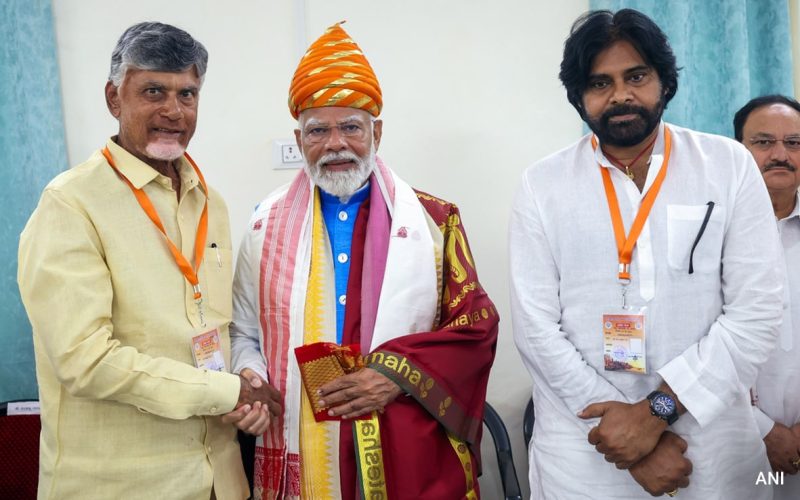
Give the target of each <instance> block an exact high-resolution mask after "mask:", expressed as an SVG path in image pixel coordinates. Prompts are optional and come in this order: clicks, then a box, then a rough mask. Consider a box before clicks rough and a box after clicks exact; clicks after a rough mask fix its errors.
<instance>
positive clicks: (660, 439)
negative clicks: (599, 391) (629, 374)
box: [578, 384, 692, 496]
mask: <svg viewBox="0 0 800 500" xmlns="http://www.w3.org/2000/svg"><path fill="white" fill-rule="evenodd" d="M654 394H655V395H656V396H655V398H659V397H661V396H663V397H665V398H666V401H667V403H668V404H667V406H669V402H670V401H671V403H672V409H671V410H670V412H669V413H671V415H669V416H668V417H667V416H665V415H667V414H665V415H662V414H661V413H659V412H658V409H657V408H656V407H654V404H658V403H659V401H658V399H653V398H651V397H650V396H648V399H644V400H642V401H640V402H638V403H635V404H628V403H621V402H618V401H605V402H602V403H593V404H590V405H589V406H587V407H586V408H585V409H584V410H583V411H582V412H580V413H579V414H578V416H579V417H580V418H583V419H588V418H597V417H600V422H599V423H598V424H597V426H595V427H593V428H592V429H591V430H590V431H589V443H590V444H592V445H594V447H595V449H597V451H598V452H599V453H601V454H602V455H604V456H605V459H606V461H608V462H611V463H613V464H615V465H616V466H617V468H618V469H627V471H628V472H629V473H630V474H631V476H633V479H635V480H636V482H637V483H639V484H640V485H641V486H642V487H643V488H644V489H645V491H647V492H648V493H650V494H651V495H653V496H660V495H662V494H664V493H666V494H667V495H669V496H675V494H676V493H677V491H678V488H686V487H687V486H689V475H690V474H691V473H692V463H691V462H690V461H689V459H687V458H686V457H685V456H684V453H685V452H686V449H687V444H686V441H685V440H683V438H681V437H680V436H678V435H677V434H675V433H673V432H670V431H668V430H666V429H667V427H668V426H669V425H670V423H671V422H674V421H675V420H676V419H677V417H678V415H679V414H683V413H685V412H686V409H685V408H684V407H683V406H682V405H681V404H680V402H679V401H678V398H677V397H676V396H675V395H674V393H672V391H671V390H670V388H669V386H667V385H666V384H662V385H661V387H659V390H658V391H654V392H653V393H652V394H651V396H652V395H654Z"/></svg>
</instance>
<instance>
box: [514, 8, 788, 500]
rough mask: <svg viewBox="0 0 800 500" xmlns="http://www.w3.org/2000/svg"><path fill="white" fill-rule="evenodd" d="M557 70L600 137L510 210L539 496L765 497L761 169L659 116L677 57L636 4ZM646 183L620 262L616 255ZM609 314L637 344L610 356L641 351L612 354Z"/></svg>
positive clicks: (535, 171) (609, 20) (543, 172)
mask: <svg viewBox="0 0 800 500" xmlns="http://www.w3.org/2000/svg"><path fill="white" fill-rule="evenodd" d="M559 76H560V78H561V81H562V83H563V84H564V86H565V87H566V89H567V96H568V99H569V101H570V103H571V104H572V105H573V106H574V107H575V108H576V109H577V110H578V112H579V114H580V115H581V118H583V120H584V121H585V122H586V123H587V124H588V125H589V127H590V128H591V129H592V131H593V132H594V133H593V134H589V135H587V136H585V137H583V138H581V139H580V140H579V141H578V142H577V143H576V144H574V145H572V146H570V147H568V148H566V149H564V150H562V151H560V152H557V153H555V154H553V155H551V156H549V157H547V158H545V159H544V160H541V161H539V162H538V163H536V164H534V165H533V166H531V167H530V168H528V169H527V170H526V171H525V173H524V175H523V178H522V185H521V187H520V189H519V191H518V193H517V196H516V199H515V201H514V206H513V210H512V214H511V220H510V257H511V295H512V302H511V306H512V317H513V327H514V336H515V341H516V344H517V347H518V349H519V350H520V353H521V355H522V358H523V361H524V363H525V364H526V366H527V368H528V369H529V371H530V372H531V375H532V376H533V382H534V388H533V398H534V401H535V403H536V426H535V428H534V435H533V439H532V441H531V445H530V450H529V452H530V464H531V466H530V484H531V488H532V498H548V499H552V498H570V499H571V498H588V497H591V498H648V497H649V495H648V493H649V494H652V495H661V494H663V493H667V494H668V495H670V496H675V495H680V498H697V499H708V498H747V499H769V498H771V490H770V489H769V488H765V487H760V486H759V485H757V484H756V479H757V476H758V474H759V472H761V471H764V470H768V468H769V464H768V461H767V458H766V454H765V449H764V445H763V442H762V441H761V439H760V436H759V432H758V428H757V426H756V422H755V419H754V417H753V413H752V410H751V409H750V401H749V396H748V394H747V389H746V388H747V387H750V386H751V385H752V384H753V382H754V381H755V378H756V374H757V370H758V368H759V366H760V365H761V364H762V363H764V362H765V361H766V359H767V358H768V356H769V354H770V352H771V351H772V349H773V348H774V345H775V340H776V335H777V329H778V326H779V323H780V318H781V307H782V306H781V297H782V287H781V280H780V278H779V274H778V271H777V267H778V262H779V258H780V257H779V252H778V247H777V231H776V230H775V225H774V223H773V222H772V220H773V215H772V213H771V210H770V204H769V198H768V195H767V192H766V189H765V188H764V186H763V183H762V182H759V181H758V171H757V169H756V167H755V164H754V162H753V161H752V158H751V157H750V155H749V154H748V153H747V151H746V150H745V149H744V148H742V147H741V146H740V145H739V144H736V143H735V142H734V141H731V140H728V139H724V138H721V137H717V136H712V135H708V134H702V133H698V132H694V131H691V130H688V129H684V128H681V127H677V126H674V125H668V124H665V123H663V122H662V121H661V115H662V113H663V110H664V108H665V107H666V104H667V103H668V102H669V100H670V99H671V98H672V97H673V96H674V95H675V92H676V90H677V76H678V75H677V66H676V61H675V56H674V55H673V53H672V50H671V48H670V47H669V43H668V41H667V38H666V36H665V35H664V33H663V32H662V31H661V30H660V29H659V28H658V26H657V25H656V24H655V23H653V21H652V20H650V19H649V18H647V17H646V16H644V15H643V14H641V13H639V12H637V11H634V10H630V9H625V10H621V11H619V12H617V13H616V14H614V13H611V12H609V11H598V12H591V13H589V14H587V15H585V16H583V17H581V18H580V19H578V21H576V23H575V24H574V25H573V28H572V31H571V34H570V37H569V38H568V40H567V42H566V44H565V47H564V59H563V60H562V63H561V72H560V75H559ZM593 140H596V141H597V143H596V144H597V145H596V147H595V146H594V145H593ZM667 167H668V172H667V173H666V174H665V177H664V178H663V184H662V185H661V187H660V189H658V178H659V177H660V175H659V174H660V173H662V172H665V170H664V169H666V168H667ZM604 171H605V172H604ZM603 172H604V173H603ZM601 173H602V175H601ZM604 176H605V177H607V179H606V182H607V183H608V184H609V185H610V187H609V186H608V185H604V180H603V177H604ZM654 187H655V191H654V192H656V193H658V194H657V196H656V198H655V201H654V204H653V205H652V209H651V210H650V211H649V216H648V217H647V219H646V220H645V223H644V225H643V226H642V230H641V234H640V235H639V236H638V238H636V239H635V242H636V244H635V247H634V249H633V253H632V260H631V261H630V262H629V264H630V265H629V267H626V266H625V265H624V264H625V262H624V261H623V260H621V259H620V251H619V248H620V247H623V245H622V242H624V241H625V239H626V238H627V237H628V236H629V234H630V229H631V227H632V225H633V222H634V218H635V217H636V215H637V213H638V212H643V213H646V212H647V211H646V210H645V206H646V205H647V203H645V200H646V199H647V198H649V197H648V196H647V193H649V192H650V190H652V189H654ZM614 196H616V198H617V199H618V201H614V200H613V199H614ZM612 201H614V202H613V206H618V207H619V209H618V210H619V213H620V216H619V217H616V218H617V219H620V218H621V222H622V224H621V225H622V229H619V227H618V228H617V231H615V229H614V226H613V225H612V219H614V218H615V217H614V216H612V215H610V214H611V213H612V212H611V210H612V209H611V207H612ZM618 226H619V224H618ZM620 232H624V234H622V235H620V234H619V233H620ZM615 233H616V234H615ZM620 240H622V241H620ZM621 264H622V265H621ZM623 272H629V275H630V278H629V280H630V281H629V285H628V286H622V285H623V284H624V283H625V280H624V278H625V276H626V275H624V274H622V273H623ZM623 306H625V307H627V308H628V309H623ZM643 308H645V309H643ZM619 311H623V312H622V313H620V312H619ZM614 313H617V314H626V315H629V317H630V318H636V321H637V323H636V325H637V332H638V335H639V336H640V337H641V344H642V346H644V347H645V349H644V351H642V349H641V348H638V351H640V354H637V356H636V357H634V358H628V359H627V361H626V362H621V363H619V364H618V365H615V364H614V361H615V357H616V356H617V355H620V356H622V357H623V358H624V357H625V356H626V355H627V353H629V352H630V351H632V350H635V348H634V345H633V344H634V343H633V342H632V341H629V345H628V347H629V348H630V351H629V350H626V349H621V350H620V351H619V352H617V351H611V352H609V351H608V350H607V348H606V344H609V341H610V340H611V339H613V338H614V331H613V330H612V331H611V333H610V334H608V333H604V330H607V324H606V322H605V319H604V315H606V314H609V315H610V314H614ZM640 319H641V325H644V334H642V332H641V328H640V324H639V323H638V321H639V320H640ZM609 325H610V323H609ZM615 328H616V327H615ZM619 328H622V327H619ZM617 338H619V336H618V337H617ZM643 361H644V362H643ZM629 363H634V364H636V363H639V364H643V365H644V367H645V369H646V373H633V372H632V370H630V366H631V365H630V364H629ZM620 367H627V368H624V369H620ZM587 437H588V441H587ZM608 462H611V463H608ZM615 466H616V467H615ZM617 469H620V470H617ZM690 475H691V484H690V482H689V476H690ZM637 483H638V484H637ZM642 488H644V489H642ZM679 488H680V489H679ZM587 492H591V493H589V494H587ZM587 495H588V496H587Z"/></svg>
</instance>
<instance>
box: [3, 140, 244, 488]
mask: <svg viewBox="0 0 800 500" xmlns="http://www.w3.org/2000/svg"><path fill="white" fill-rule="evenodd" d="M108 147H109V149H110V151H111V154H112V156H113V158H114V160H115V162H116V164H117V166H118V168H119V169H120V171H122V172H123V173H124V174H125V175H126V176H127V177H128V179H130V181H131V182H132V183H133V185H134V186H136V187H142V188H143V189H144V191H145V192H146V193H147V195H148V196H149V197H150V199H151V200H152V202H153V205H154V206H155V208H156V211H157V212H158V214H159V216H160V217H161V220H162V222H163V224H164V227H165V229H166V231H167V234H168V235H169V237H170V238H171V239H172V241H173V242H174V243H175V244H176V246H177V247H178V248H179V249H181V251H182V252H183V254H184V255H185V256H187V258H189V259H190V260H192V258H193V255H194V253H193V247H194V242H195V233H196V231H197V223H198V220H199V218H200V213H201V211H202V208H203V202H204V200H205V198H206V196H205V193H204V191H203V189H202V187H201V186H200V185H199V182H198V178H197V175H196V173H195V172H194V170H193V169H192V168H191V166H190V165H189V164H188V162H186V160H185V159H182V160H181V163H180V176H181V193H180V201H178V198H177V197H176V195H175V191H174V190H173V189H172V184H171V180H170V179H169V178H168V177H166V176H163V175H161V174H159V173H158V172H156V171H155V170H154V169H152V168H151V167H149V166H148V165H146V164H145V163H143V162H141V161H139V160H138V159H137V158H135V157H134V156H133V155H131V154H130V153H128V152H127V151H125V150H124V149H122V148H121V147H119V146H118V145H117V144H116V143H114V142H113V141H112V140H109V141H108ZM208 213H209V224H208V238H207V241H206V250H205V258H204V260H203V262H202V265H201V266H200V269H199V272H198V276H199V279H200V286H201V288H202V290H203V297H204V302H205V319H206V322H207V325H208V326H207V327H203V326H202V325H201V324H200V320H199V316H198V312H197V306H196V304H195V301H194V298H193V292H192V287H191V285H190V284H189V283H188V281H187V280H186V279H185V278H184V276H183V274H182V273H181V272H180V270H179V269H178V267H177V265H176V264H175V261H174V259H173V257H172V254H170V252H169V250H168V248H167V245H166V243H165V242H164V238H163V236H162V235H161V233H160V232H159V231H158V229H157V228H156V227H155V225H154V224H153V223H152V222H151V221H150V219H149V218H148V217H147V216H146V215H145V213H144V211H143V210H142V208H141V207H140V206H139V204H138V203H137V201H136V199H135V198H134V196H133V194H132V192H131V190H130V189H129V187H128V186H127V185H126V184H125V183H124V182H123V181H122V180H121V179H120V178H119V177H118V176H117V174H116V173H115V172H114V170H113V169H112V168H111V167H110V166H109V165H108V163H107V161H106V160H105V158H104V157H103V155H102V153H101V152H100V151H97V152H96V153H95V154H94V155H92V157H91V158H89V160H88V161H86V162H85V163H83V164H81V165H78V166H77V167H74V168H72V169H70V170H68V171H67V172H64V173H62V174H60V175H59V176H57V177H56V178H55V179H54V180H53V181H52V182H50V184H49V185H48V186H47V187H46V188H45V190H44V193H43V194H42V197H41V200H40V201H39V205H38V207H37V208H36V210H35V211H34V213H33V215H32V216H31V218H30V220H29V221H28V224H27V226H26V227H25V230H24V231H23V232H22V235H21V236H20V249H19V272H18V281H19V287H20V292H21V295H22V300H23V302H24V304H25V308H26V310H27V312H28V316H29V318H30V321H31V324H32V326H33V339H34V349H35V354H36V373H37V378H38V382H39V391H40V399H41V404H42V437H41V450H40V473H39V498H40V499H59V500H61V499H73V498H75V499H77V498H79V499H103V500H107V499H114V498H118V499H122V498H124V499H131V498H142V499H148V500H153V499H159V498H163V499H170V500H175V499H208V498H210V496H211V488H212V484H213V486H214V490H215V493H216V496H217V498H218V499H220V500H226V499H241V498H246V496H247V483H246V480H245V477H244V473H243V470H242V464H241V459H240V455H239V447H238V445H237V442H236V430H235V429H234V428H233V427H232V426H230V425H225V424H223V423H222V422H221V419H220V417H219V415H221V414H224V413H226V412H228V411H230V410H231V409H233V407H234V405H235V404H236V401H237V399H238V395H239V379H238V377H236V376H235V375H232V374H229V373H221V372H212V371H206V370H202V369H197V368H195V366H194V361H193V358H192V349H191V339H192V337H193V336H195V335H197V334H199V333H202V332H204V331H206V330H208V329H210V328H214V327H216V328H218V329H219V332H220V337H221V339H222V344H223V351H224V357H225V361H226V363H227V367H228V368H230V339H229V336H228V323H229V321H230V318H231V243H230V229H229V225H228V213H227V208H226V206H225V204H224V202H223V200H222V198H221V197H220V196H219V194H217V193H216V192H214V191H211V192H210V193H209V195H208Z"/></svg>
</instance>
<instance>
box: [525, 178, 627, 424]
mask: <svg viewBox="0 0 800 500" xmlns="http://www.w3.org/2000/svg"><path fill="white" fill-rule="evenodd" d="M509 224H510V226H509V251H510V272H511V276H510V283H511V316H512V322H513V330H514V341H515V342H516V344H517V349H518V350H519V352H520V354H521V356H522V359H523V362H524V364H525V366H526V367H527V369H528V371H529V372H530V373H531V376H532V377H533V379H534V381H535V383H536V384H546V385H547V387H549V389H550V390H551V391H552V392H553V393H554V394H555V395H556V396H558V397H559V398H560V399H561V401H563V402H564V404H565V405H566V406H567V408H569V410H570V411H572V412H573V413H575V414H577V413H578V412H580V411H581V410H583V409H584V408H585V407H586V406H588V405H589V404H591V403H595V402H599V401H611V400H614V401H627V399H626V398H625V397H624V396H623V395H622V393H620V392H619V391H618V390H617V389H616V388H615V387H614V386H612V385H611V384H610V383H609V382H608V381H607V380H606V379H605V378H603V377H601V376H600V375H599V374H598V373H597V371H596V370H595V369H594V368H593V367H591V366H589V365H588V364H587V363H586V361H584V359H583V358H582V356H581V353H580V352H579V351H578V350H577V348H576V346H575V345H574V344H573V343H572V342H571V341H570V340H569V332H565V331H564V330H563V329H562V328H561V303H560V300H559V291H560V290H559V287H560V278H559V270H558V268H557V266H556V260H555V258H554V256H553V254H552V251H551V246H550V243H549V241H548V235H547V234H546V233H545V230H544V227H543V224H542V219H541V216H540V211H539V207H538V205H537V200H536V194H535V192H534V188H533V187H532V186H531V185H530V182H529V180H528V178H527V176H523V180H522V185H521V186H520V188H519V189H518V191H517V194H516V197H515V200H514V203H513V207H512V211H511V219H510V222H509ZM587 427H588V424H587Z"/></svg>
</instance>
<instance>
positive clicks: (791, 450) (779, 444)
mask: <svg viewBox="0 0 800 500" xmlns="http://www.w3.org/2000/svg"><path fill="white" fill-rule="evenodd" d="M792 430H793V429H790V428H789V427H786V426H785V425H783V424H779V423H778V422H775V425H773V426H772V429H771V430H770V431H769V433H768V434H767V435H766V436H764V444H765V445H766V446H767V458H769V465H770V466H772V470H775V471H778V472H785V473H786V474H797V467H796V466H795V465H794V463H793V462H794V461H795V460H797V458H798V453H800V436H798V435H797V434H796V433H795V432H792Z"/></svg>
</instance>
